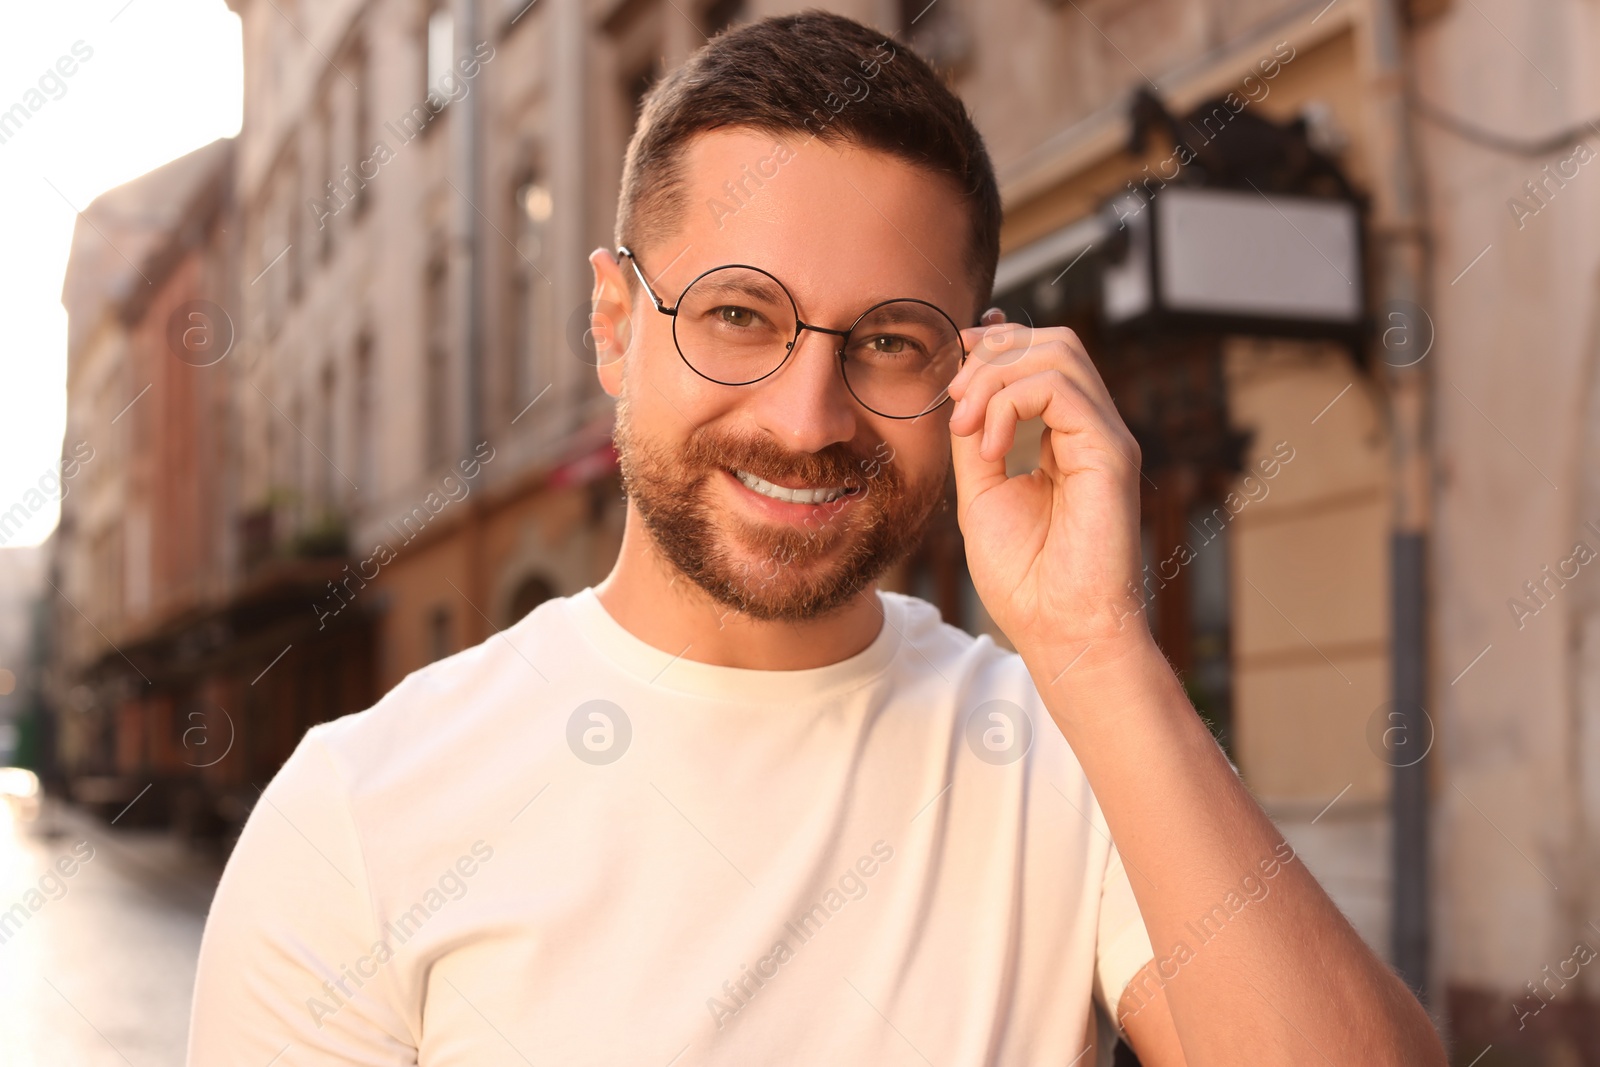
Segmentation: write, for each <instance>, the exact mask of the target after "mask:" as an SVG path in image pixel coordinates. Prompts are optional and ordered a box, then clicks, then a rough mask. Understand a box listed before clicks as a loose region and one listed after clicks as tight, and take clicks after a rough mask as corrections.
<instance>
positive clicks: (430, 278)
mask: <svg viewBox="0 0 1600 1067" xmlns="http://www.w3.org/2000/svg"><path fill="white" fill-rule="evenodd" d="M448 282H449V271H448V270H447V269H446V267H445V261H444V256H443V255H442V254H436V255H435V256H434V257H433V259H432V260H430V261H429V264H428V274H427V282H426V288H427V295H426V299H425V301H424V315H425V317H426V323H425V324H424V327H423V329H424V341H423V345H424V352H423V361H424V367H423V382H424V385H425V387H426V390H427V391H426V393H425V395H424V397H423V404H424V408H423V439H424V441H425V442H426V453H425V455H424V456H423V460H424V462H425V463H426V465H427V467H428V468H429V469H430V470H431V469H433V468H435V467H438V466H441V465H442V464H443V463H444V462H445V460H446V459H447V458H448V452H449V447H450V394H451V392H452V390H451V389H450V324H449V290H448V287H447V286H448Z"/></svg>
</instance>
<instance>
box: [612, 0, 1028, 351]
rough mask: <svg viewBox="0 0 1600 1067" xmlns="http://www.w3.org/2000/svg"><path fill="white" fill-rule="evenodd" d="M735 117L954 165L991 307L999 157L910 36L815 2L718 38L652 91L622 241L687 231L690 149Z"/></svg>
mask: <svg viewBox="0 0 1600 1067" xmlns="http://www.w3.org/2000/svg"><path fill="white" fill-rule="evenodd" d="M860 87H864V88H865V90H866V91H865V92H864V93H863V92H862V88H860ZM724 126H734V127H744V128H749V129H753V130H758V131H761V132H765V133H775V134H780V135H782V134H787V133H802V134H812V135H815V136H816V137H817V139H819V140H822V141H828V142H835V143H849V144H853V145H857V146H860V147H863V148H871V149H877V150H880V151H883V152H887V153H889V154H891V155H893V156H896V157H898V158H900V159H902V160H904V161H906V162H908V163H911V164H913V165H914V166H919V167H926V168H929V169H932V170H935V171H938V172H940V173H942V174H945V175H947V176H948V177H949V178H950V179H951V180H952V181H954V183H955V187H956V190H957V191H958V192H959V193H960V195H961V196H962V198H963V199H964V200H965V202H966V203H967V205H968V216H969V219H968V221H969V234H968V250H969V272H968V278H969V279H970V280H971V282H972V284H973V288H974V290H975V291H976V293H977V295H978V298H979V302H978V307H979V308H982V307H984V306H986V305H987V303H988V301H989V298H990V296H991V295H992V294H993V288H994V271H995V264H996V263H997V262H998V260H999V257H1000V190H999V186H998V185H997V183H996V182H995V176H994V166H993V164H992V163H991V162H990V160H989V152H988V149H987V148H985V147H984V143H983V137H982V136H981V135H980V134H979V133H978V129H977V126H976V125H974V123H973V121H972V116H971V115H970V114H969V113H968V111H967V109H966V106H965V105H964V104H963V103H962V102H961V99H960V98H959V97H957V96H956V95H955V93H954V92H952V91H951V90H950V88H949V87H948V86H947V85H946V84H945V82H944V80H943V79H942V78H941V77H940V75H939V74H938V73H937V72H936V71H935V70H934V69H933V68H932V67H931V66H929V65H928V63H927V62H926V61H925V60H923V59H922V57H920V56H918V55H916V54H915V53H914V52H912V51H911V49H910V48H909V47H907V46H906V45H905V44H903V43H902V42H899V41H892V40H890V39H889V38H888V37H886V36H885V35H884V34H882V33H880V32H878V31H877V30H874V29H872V28H870V27H868V26H864V25H862V24H861V23H859V22H856V21H855V20H854V19H849V18H846V17H845V16H843V15H836V14H833V13H831V12H827V11H819V10H816V9H808V10H806V11H802V12H800V13H799V14H795V15H784V16H780V17H775V18H766V19H762V20H760V21H757V22H752V23H748V24H746V25H743V26H739V27H737V28H735V29H732V30H729V31H727V32H726V33H722V34H720V35H718V36H717V37H715V38H713V39H712V40H711V41H710V43H708V44H707V45H706V46H705V47H704V48H702V49H701V50H700V51H698V52H696V53H695V54H694V55H693V56H692V57H691V58H690V59H689V61H688V62H686V63H685V64H683V66H681V67H679V68H678V69H676V70H674V71H672V72H671V73H670V74H668V75H666V76H665V77H664V78H662V79H661V80H660V81H659V82H657V83H656V85H655V86H654V87H652V88H651V90H650V92H649V93H648V94H647V95H646V97H645V100H644V108H643V111H642V112H641V113H640V116H639V122H638V125H637V126H636V127H635V129H634V131H633V137H632V139H631V140H630V141H629V142H628V154H627V157H626V159H625V160H624V162H623V168H622V192H621V197H620V199H619V202H618V205H617V227H616V237H617V243H618V244H623V245H627V246H628V247H630V248H633V249H634V250H636V251H642V250H643V249H645V248H648V247H653V246H654V245H656V244H657V243H661V242H665V241H666V240H667V239H668V238H669V237H670V236H671V235H672V234H673V233H675V232H676V231H677V229H678V228H679V227H680V226H681V225H682V223H683V220H684V218H685V215H686V211H687V205H686V204H685V203H684V202H683V197H682V195H681V194H682V189H683V170H682V159H683V151H684V148H685V146H686V145H687V143H688V142H689V141H690V140H691V138H693V137H694V136H695V135H696V134H698V133H701V132H704V131H706V130H712V129H716V128H718V127H724ZM630 281H631V278H630ZM962 325H972V324H971V323H965V324H962Z"/></svg>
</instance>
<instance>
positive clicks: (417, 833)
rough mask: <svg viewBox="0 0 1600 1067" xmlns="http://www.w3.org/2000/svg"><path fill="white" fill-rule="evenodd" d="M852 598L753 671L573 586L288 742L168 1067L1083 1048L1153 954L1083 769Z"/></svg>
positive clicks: (1032, 724) (965, 671)
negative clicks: (653, 632) (845, 624)
mask: <svg viewBox="0 0 1600 1067" xmlns="http://www.w3.org/2000/svg"><path fill="white" fill-rule="evenodd" d="M878 603H879V605H880V606H881V608H882V610H883V611H884V614H885V620H886V621H885V625H884V626H883V627H882V629H881V631H880V632H879V634H878V636H877V638H876V639H875V640H874V641H873V642H872V644H871V645H870V646H869V647H868V648H866V649H865V650H863V651H862V652H860V653H859V654H857V655H855V656H852V657H850V658H849V659H846V660H843V661H841V662H838V663H834V664H830V665H828V666H825V667H817V668H813V669H809V670H799V671H757V670H744V669H736V668H730V667H718V666H712V665H708V664H705V663H700V662H696V661H695V660H693V659H690V658H688V656H687V655H685V654H684V653H679V654H677V655H674V654H672V653H670V652H663V651H660V650H658V649H655V648H653V647H651V646H649V645H647V644H645V643H644V642H643V641H641V640H639V639H638V638H637V637H635V636H633V635H632V634H631V633H629V632H628V631H627V630H625V629H623V627H622V626H621V625H620V624H618V623H617V622H616V621H615V620H614V619H613V618H612V617H611V616H610V615H609V614H608V613H607V612H606V610H605V608H604V606H603V605H602V604H601V603H600V601H599V599H598V598H597V597H596V595H595V593H594V590H593V589H585V590H584V591H583V592H581V593H579V594H577V595H575V596H573V597H568V598H564V599H557V600H551V601H547V602H546V603H544V604H542V605H540V606H539V607H538V608H537V609H535V610H534V611H533V612H531V613H529V614H528V615H527V616H526V617H525V618H524V619H522V620H521V621H520V622H518V623H517V624H515V625H514V626H512V627H510V628H509V629H507V630H505V631H504V632H502V633H500V634H497V635H495V636H493V637H491V638H489V639H488V640H487V641H484V642H483V643H482V644H479V645H477V646H475V647H473V648H469V649H467V650H465V651H463V652H460V653H458V654H456V655H453V656H450V657H449V658H447V659H443V660H440V661H439V662H436V663H434V664H432V665H430V666H428V667H425V668H423V669H421V670H418V671H415V672H414V673H412V674H411V675H409V676H407V677H406V679H405V680H404V681H402V682H401V683H400V684H399V685H398V686H396V687H395V688H394V690H393V691H391V692H390V693H389V694H388V695H387V696H385V697H384V698H383V699H382V700H380V701H379V702H378V703H377V704H376V705H375V706H373V707H372V708H370V709H368V710H366V711H363V712H361V713H359V714H355V715H347V716H345V717H344V718H341V719H338V720H336V721H334V722H330V723H325V724H323V725H320V726H317V727H315V728H313V729H312V730H310V731H308V732H307V734H306V736H305V738H304V739H303V740H302V741H301V743H300V745H299V747H298V748H297V749H296V750H295V752H294V754H293V755H292V756H291V757H290V759H289V761H288V762H287V763H286V764H285V765H284V767H283V769H282V770H281V771H280V772H279V773H278V775H277V776H276V777H275V778H274V779H273V780H272V783H271V784H270V785H269V786H268V787H267V789H266V790H265V791H264V793H263V794H262V796H261V799H260V801H259V802H258V803H257V804H256V807H255V810H254V811H253V812H252V814H251V816H250V819H249V821H248V823H247V824H246V826H245V828H244V832H243V835H242V836H241V837H240V839H239V842H238V845H237V847H236V848H235V850H234V852H233V855H232V857H231V858H230V859H229V861H228V866H227V870H226V872H225V873H224V875H223V878H222V882H221V885H220V886H219V888H218V892H217V896H216V900H215V903H214V904H213V906H212V910H211V914H210V916H209V918H208V920H207V922H206V928H205V935H204V940H203V944H202V946H201V952H200V963H199V972H198V976H197V980H196V988H195V1000H194V1017H193V1021H192V1024H191V1031H190V1039H189V1063H190V1064H191V1065H193V1067H222V1065H225V1064H238V1065H240V1067H265V1065H266V1064H267V1063H269V1062H272V1063H273V1065H274V1067H310V1065H328V1064H363V1065H366V1064H372V1065H377V1064H383V1065H398V1064H423V1065H426V1067H466V1065H472V1067H482V1065H485V1064H502V1063H507V1064H509V1063H522V1062H528V1063H537V1064H547V1063H557V1064H563V1065H577V1064H631V1065H650V1064H656V1065H660V1067H667V1065H669V1064H670V1065H672V1067H690V1065H695V1064H729V1065H734V1064H737V1065H748V1064H758V1063H773V1062H784V1063H807V1064H830V1065H832V1064H845V1065H851V1064H871V1065H881V1064H889V1065H893V1064H907V1065H914V1064H918V1063H923V1062H924V1061H928V1062H933V1063H937V1064H939V1065H940V1067H954V1065H958V1064H991V1063H993V1064H1045V1063H1049V1064H1056V1065H1061V1067H1065V1065H1067V1064H1073V1065H1074V1067H1080V1065H1081V1067H1088V1065H1089V1064H1093V1063H1095V1062H1096V1061H1097V1060H1100V1059H1102V1058H1105V1057H1108V1056H1109V1049H1108V1047H1107V1046H1108V1044H1109V1041H1108V1037H1109V1035H1110V1031H1109V1030H1106V1029H1105V1025H1106V1024H1105V1022H1104V1020H1103V1019H1100V1015H1101V1013H1100V1012H1096V1011H1094V1010H1093V1007H1094V1005H1095V1004H1098V1005H1100V1007H1101V1008H1102V1009H1106V1008H1108V1007H1109V1009H1110V1010H1111V1011H1113V1012H1114V1009H1115V1006H1116V1005H1117V1002H1118V1000H1119V999H1120V997H1121V994H1122V991H1123V987H1124V986H1125V985H1126V984H1127V982H1128V980H1129V978H1130V977H1131V976H1132V975H1133V973H1134V972H1135V971H1136V970H1137V969H1138V968H1139V967H1141V966H1142V965H1143V964H1144V963H1145V962H1146V961H1148V960H1149V959H1150V958H1151V957H1152V952H1151V946H1150V941H1149V938H1148V936H1147V934H1146V931H1145V927H1144V924H1143V921H1142V920H1141V918H1140V915H1139V910H1138V906H1137V904H1136V903H1135V901H1134V897H1133V892H1132V889H1131V887H1130V885H1129V880H1128V877H1127V875H1126V874H1125V873H1124V871H1123V867H1122V864H1121V862H1120V860H1119V859H1118V857H1117V853H1116V850H1115V848H1114V847H1113V845H1112V843H1111V839H1110V837H1109V835H1108V832H1107V828H1106V823H1105V819H1104V817H1103V816H1102V814H1101V811H1100V808H1099V805H1098V804H1097V802H1096V800H1095V797H1094V794H1093V793H1092V792H1091V791H1090V789H1089V785H1088V783H1087V781H1086V780H1085V778H1084V775H1083V771H1082V769H1081V768H1080V767H1079V765H1078V761H1077V759H1076V757H1075V756H1074V755H1073V753H1072V751H1071V749H1070V748H1069V747H1068V745H1067V743H1066V741H1065V740H1064V739H1063V738H1062V736H1061V734H1060V732H1059V731H1058V730H1057V728H1056V727H1055V725H1054V723H1053V722H1052V721H1051V719H1050V717H1049V715H1048V713H1047V712H1046V711H1045V709H1044V707H1043V705H1042V704H1041V702H1040V699H1039V696H1038V694H1037V691H1036V690H1035V689H1034V687H1033V683H1032V681H1031V679H1030V678H1029V676H1028V674H1027V672H1026V670H1025V669H1024V667H1023V665H1022V661H1021V659H1020V658H1019V657H1018V656H1016V655H1015V654H1013V653H1009V652H1006V651H1004V650H1003V649H1000V648H999V647H997V646H996V645H995V644H994V642H993V641H991V640H989V639H988V638H987V637H979V638H976V639H974V638H973V637H971V636H970V635H968V634H965V633H963V632H962V631H960V630H957V629H955V628H954V627H951V626H947V625H945V624H943V623H942V622H941V620H940V619H939V615H938V612H937V610H936V609H935V608H934V607H933V606H932V605H930V604H927V603H925V602H923V601H921V600H918V599H915V598H913V597H908V596H903V595H899V594H894V593H883V594H880V595H879V598H878ZM687 651H688V650H685V652H687ZM1030 733H1031V737H1030V736H1029V735H1030ZM1097 1019H1099V1020H1100V1021H1099V1022H1098V1023H1097ZM1097 1031H1098V1040H1096V1038H1097ZM1091 1043H1094V1044H1095V1046H1096V1051H1095V1052H1093V1053H1089V1054H1086V1050H1087V1049H1088V1048H1089V1046H1090V1044H1091ZM274 1057H279V1058H277V1059H274Z"/></svg>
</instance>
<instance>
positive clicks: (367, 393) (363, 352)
mask: <svg viewBox="0 0 1600 1067" xmlns="http://www.w3.org/2000/svg"><path fill="white" fill-rule="evenodd" d="M355 364H356V369H355V376H356V387H355V424H356V426H355V430H356V483H357V484H358V485H359V486H360V487H361V492H363V493H365V494H366V495H367V498H368V499H369V500H370V499H373V498H374V497H375V496H376V495H377V486H376V484H375V483H376V482H377V477H378V472H377V469H376V468H377V462H376V458H377V442H376V441H374V440H373V439H372V438H373V432H374V430H373V425H372V335H371V334H370V333H367V332H366V331H365V330H363V331H362V333H361V336H360V337H359V338H358V339H357V340H356V358H355Z"/></svg>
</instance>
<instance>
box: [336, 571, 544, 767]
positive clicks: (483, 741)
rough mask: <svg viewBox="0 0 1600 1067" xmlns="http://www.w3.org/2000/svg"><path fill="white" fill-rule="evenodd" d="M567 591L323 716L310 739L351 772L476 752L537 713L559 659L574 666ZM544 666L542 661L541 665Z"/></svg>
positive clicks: (493, 742) (533, 718)
mask: <svg viewBox="0 0 1600 1067" xmlns="http://www.w3.org/2000/svg"><path fill="white" fill-rule="evenodd" d="M566 600H567V598H564V597H556V598H552V599H550V600H547V601H545V602H544V603H542V604H540V605H539V606H538V607H536V608H534V609H533V610H532V611H530V612H529V613H528V614H527V615H525V616H523V617H522V618H521V619H520V620H518V621H517V622H515V623H513V624H512V625H511V626H508V627H506V628H505V629H503V630H497V631H494V632H493V633H490V634H489V635H488V636H487V637H485V638H484V639H483V640H481V641H479V642H478V643H477V644H474V645H469V646H468V647H466V648H464V649H462V650H460V651H459V652H455V653H452V654H450V655H447V656H444V657H442V658H440V659H437V660H434V661H433V662H432V663H429V664H427V665H425V666H422V667H418V668H417V669H415V670H413V671H411V672H410V673H409V674H407V675H406V676H405V677H404V678H402V679H401V680H400V681H399V682H398V683H397V684H396V685H395V686H394V687H393V688H392V689H390V690H389V691H388V692H387V693H385V694H384V695H383V696H382V697H381V698H379V699H378V701H377V702H376V703H374V704H372V705H371V706H370V707H368V708H365V709H363V710H361V711H356V712H352V713H350V714H347V715H344V716H341V717H339V718H337V719H332V720H330V721H328V722H325V723H321V724H319V725H317V726H314V727H312V728H311V729H310V730H309V731H307V735H306V736H307V740H308V741H311V742H314V743H316V744H318V745H320V746H323V747H325V748H326V749H327V750H328V751H329V753H330V754H331V755H332V757H333V758H334V759H335V761H336V763H338V764H340V765H341V766H342V767H343V768H345V769H346V770H347V771H349V772H350V773H352V774H359V773H360V772H362V771H364V770H370V769H373V768H378V767H389V768H394V769H399V768H401V767H405V766H408V765H411V764H413V763H417V762H421V761H425V760H431V761H433V762H435V763H437V762H438V760H439V759H440V758H441V757H445V756H448V755H451V754H456V753H459V752H461V751H462V750H465V751H468V752H470V751H471V750H472V749H474V748H477V747H481V746H483V745H492V744H495V743H496V741H495V739H496V738H497V737H498V738H500V739H501V740H502V741H505V740H509V739H508V738H507V737H506V734H507V732H508V731H510V730H512V729H514V728H515V726H516V725H517V721H516V720H522V721H523V722H524V724H526V723H527V722H528V721H530V720H536V719H537V716H538V713H539V708H540V706H541V702H540V701H538V700H537V699H536V697H535V694H537V693H538V691H539V690H540V689H541V688H544V687H547V686H548V685H549V683H550V680H551V677H552V674H553V670H554V668H553V665H555V664H564V665H566V666H568V667H570V664H571V660H572V655H573V651H574V650H573V649H572V648H570V647H567V646H570V645H571V644H572V636H571V631H570V628H569V627H567V626H566V625H565V618H564V614H563V613H564V610H565V603H566ZM541 668H542V669H541Z"/></svg>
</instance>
